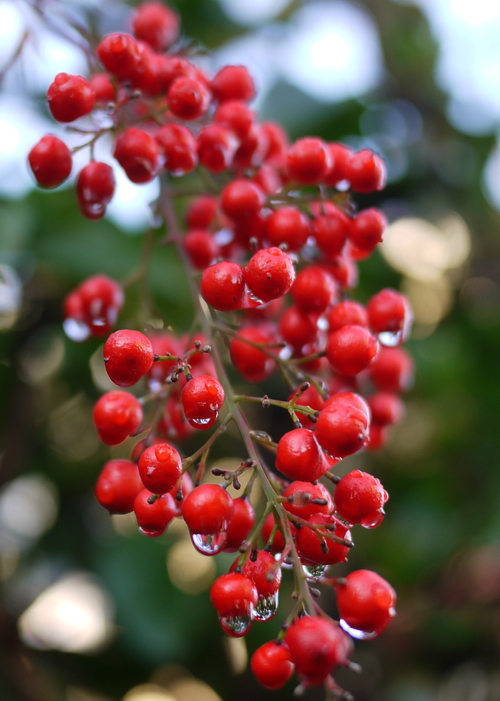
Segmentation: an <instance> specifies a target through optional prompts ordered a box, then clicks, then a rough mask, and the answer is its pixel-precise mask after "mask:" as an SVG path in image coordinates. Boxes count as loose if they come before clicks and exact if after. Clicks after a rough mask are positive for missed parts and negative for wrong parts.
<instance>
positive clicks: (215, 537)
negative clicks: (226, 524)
mask: <svg viewBox="0 0 500 701" xmlns="http://www.w3.org/2000/svg"><path fill="white" fill-rule="evenodd" d="M191 540H192V541H193V545H194V547H195V548H196V550H198V552H200V553H201V554H202V555H217V553H220V551H221V550H222V548H223V547H224V545H225V544H226V533H225V531H223V532H222V533H210V534H209V535H203V534H202V533H191Z"/></svg>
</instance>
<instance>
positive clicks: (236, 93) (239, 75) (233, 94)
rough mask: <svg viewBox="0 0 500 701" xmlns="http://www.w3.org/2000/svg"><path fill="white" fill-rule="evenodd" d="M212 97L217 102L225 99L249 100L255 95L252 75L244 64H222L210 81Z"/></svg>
mask: <svg viewBox="0 0 500 701" xmlns="http://www.w3.org/2000/svg"><path fill="white" fill-rule="evenodd" d="M211 88H212V92H213V94H214V97H215V98H216V99H217V100H219V102H225V101H226V100H245V101H249V100H252V99H253V98H254V97H255V86H254V83H253V80H252V76H251V75H250V74H249V72H248V69H247V68H246V67H245V66H224V68H221V70H220V71H219V72H218V73H217V75H216V76H215V78H214V79H213V80H212V83H211Z"/></svg>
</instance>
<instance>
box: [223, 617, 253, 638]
mask: <svg viewBox="0 0 500 701" xmlns="http://www.w3.org/2000/svg"><path fill="white" fill-rule="evenodd" d="M219 621H220V624H221V627H222V630H223V631H224V633H227V634H228V635H230V636H231V637H232V638H240V637H241V636H242V635H246V633H248V631H249V630H250V628H251V627H252V616H231V617H225V616H219Z"/></svg>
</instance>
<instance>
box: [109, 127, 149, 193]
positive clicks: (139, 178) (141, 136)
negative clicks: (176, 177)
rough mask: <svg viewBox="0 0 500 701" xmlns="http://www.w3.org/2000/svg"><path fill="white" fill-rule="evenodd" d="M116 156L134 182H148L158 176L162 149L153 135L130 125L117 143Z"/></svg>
mask: <svg viewBox="0 0 500 701" xmlns="http://www.w3.org/2000/svg"><path fill="white" fill-rule="evenodd" d="M113 155H114V157H115V158H116V160H117V161H118V163H119V164H120V165H121V167H122V168H123V170H124V171H125V173H126V174H127V177H128V179H129V180H131V181H132V182H133V183H138V184H140V183H148V182H150V180H153V178H154V177H155V176H156V173H157V171H158V166H159V155H160V150H159V147H158V144H157V143H156V141H155V140H154V139H153V137H152V136H150V135H149V134H147V133H146V132H145V131H143V130H142V129H138V128H137V127H130V128H129V129H126V130H125V131H123V132H122V133H121V134H120V136H119V137H118V138H117V140H116V143H115V150H114V154H113Z"/></svg>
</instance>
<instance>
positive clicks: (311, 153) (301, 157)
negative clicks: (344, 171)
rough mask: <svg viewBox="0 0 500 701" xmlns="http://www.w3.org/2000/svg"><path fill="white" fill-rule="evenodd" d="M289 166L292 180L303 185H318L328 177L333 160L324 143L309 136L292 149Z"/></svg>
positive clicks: (296, 143)
mask: <svg viewBox="0 0 500 701" xmlns="http://www.w3.org/2000/svg"><path fill="white" fill-rule="evenodd" d="M287 165H288V172H289V174H290V177H291V178H292V180H296V181H297V182H298V183H301V184H302V185H316V184H317V183H320V182H322V181H323V180H324V179H325V177H326V176H327V174H328V172H329V170H330V168H331V166H332V158H331V155H330V152H329V150H328V147H327V145H326V144H325V142H324V141H322V140H321V139H318V138H315V137H311V136H307V137H305V138H304V139H299V140H298V141H296V142H295V143H294V144H293V145H292V146H291V147H290V149H289V151H288V160H287Z"/></svg>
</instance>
